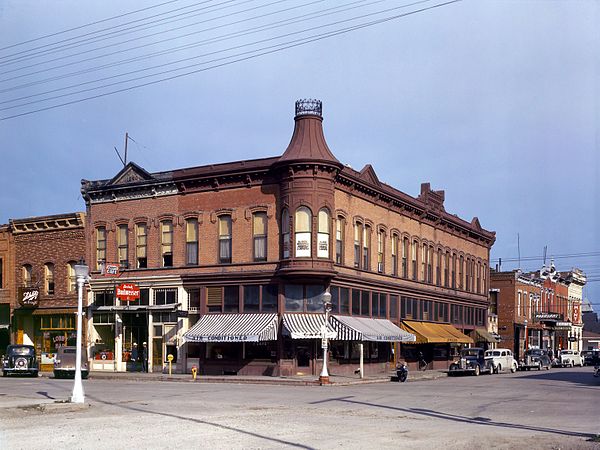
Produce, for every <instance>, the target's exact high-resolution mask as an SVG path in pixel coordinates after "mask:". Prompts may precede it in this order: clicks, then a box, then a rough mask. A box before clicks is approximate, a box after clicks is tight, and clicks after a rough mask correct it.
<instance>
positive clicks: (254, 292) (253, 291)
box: [244, 286, 260, 313]
mask: <svg viewBox="0 0 600 450" xmlns="http://www.w3.org/2000/svg"><path fill="white" fill-rule="evenodd" d="M259 295H260V286H244V312H246V313H248V312H258V311H259V309H260V308H259V307H260V296H259Z"/></svg>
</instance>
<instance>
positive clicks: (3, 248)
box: [0, 225, 15, 353]
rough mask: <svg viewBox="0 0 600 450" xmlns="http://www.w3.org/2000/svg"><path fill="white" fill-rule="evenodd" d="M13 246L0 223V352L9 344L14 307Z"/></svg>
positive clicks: (9, 234)
mask: <svg viewBox="0 0 600 450" xmlns="http://www.w3.org/2000/svg"><path fill="white" fill-rule="evenodd" d="M14 259H15V255H14V246H13V245H12V234H11V232H10V228H9V227H8V225H0V353H2V352H3V351H4V349H6V346H7V345H8V344H10V318H11V314H12V313H11V311H12V310H13V309H14V307H15V295H14V288H15V283H14V276H15V275H14V274H15V271H14Z"/></svg>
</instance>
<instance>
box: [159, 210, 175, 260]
mask: <svg viewBox="0 0 600 450" xmlns="http://www.w3.org/2000/svg"><path fill="white" fill-rule="evenodd" d="M160 236H161V238H160V247H161V255H162V266H163V267H173V222H172V221H171V220H164V221H162V222H161V223H160Z"/></svg>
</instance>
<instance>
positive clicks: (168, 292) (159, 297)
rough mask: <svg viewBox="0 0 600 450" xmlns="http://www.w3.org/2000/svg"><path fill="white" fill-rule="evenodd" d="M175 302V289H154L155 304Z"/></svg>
mask: <svg viewBox="0 0 600 450" xmlns="http://www.w3.org/2000/svg"><path fill="white" fill-rule="evenodd" d="M174 303H177V289H155V290H154V304H155V305H172V304H174Z"/></svg>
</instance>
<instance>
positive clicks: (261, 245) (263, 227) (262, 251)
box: [252, 212, 267, 261]
mask: <svg viewBox="0 0 600 450" xmlns="http://www.w3.org/2000/svg"><path fill="white" fill-rule="evenodd" d="M252 239H253V241H254V245H253V251H254V261H266V260H267V213H266V212H257V213H254V214H253V215H252Z"/></svg>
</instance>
